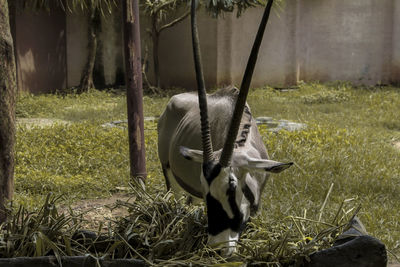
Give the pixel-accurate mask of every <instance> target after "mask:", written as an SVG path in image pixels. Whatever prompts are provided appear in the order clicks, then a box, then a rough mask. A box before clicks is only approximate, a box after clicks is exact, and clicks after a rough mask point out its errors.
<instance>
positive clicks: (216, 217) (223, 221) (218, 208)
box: [206, 194, 245, 235]
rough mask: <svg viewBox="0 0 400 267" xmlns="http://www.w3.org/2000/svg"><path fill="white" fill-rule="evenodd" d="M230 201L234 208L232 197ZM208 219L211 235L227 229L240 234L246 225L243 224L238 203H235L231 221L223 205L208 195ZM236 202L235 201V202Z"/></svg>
mask: <svg viewBox="0 0 400 267" xmlns="http://www.w3.org/2000/svg"><path fill="white" fill-rule="evenodd" d="M228 199H229V204H230V205H231V206H232V204H231V202H232V199H231V197H229V198H228ZM206 201H207V217H208V232H209V234H211V235H217V234H219V233H221V232H222V231H224V230H226V229H231V230H233V231H235V232H238V233H240V232H241V230H242V229H243V228H244V226H245V224H244V223H243V214H242V213H241V212H240V210H239V208H238V207H237V205H236V203H234V205H233V206H234V208H232V211H233V214H234V216H233V218H232V219H230V218H229V217H228V214H227V213H226V212H225V210H224V209H223V208H222V205H221V203H220V202H219V201H218V200H216V199H215V198H213V197H212V196H211V194H207V197H206ZM233 202H235V200H233Z"/></svg>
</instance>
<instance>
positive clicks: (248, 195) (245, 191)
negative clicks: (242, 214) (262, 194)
mask: <svg viewBox="0 0 400 267" xmlns="http://www.w3.org/2000/svg"><path fill="white" fill-rule="evenodd" d="M242 192H243V195H244V196H245V198H246V199H247V200H248V201H249V202H250V214H251V215H254V214H255V213H256V212H257V211H258V204H254V202H255V198H254V194H253V192H252V191H251V190H250V187H249V186H248V185H247V184H246V185H245V186H244V187H243V188H242Z"/></svg>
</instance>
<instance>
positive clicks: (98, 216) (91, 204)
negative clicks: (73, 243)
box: [60, 193, 135, 230]
mask: <svg viewBox="0 0 400 267" xmlns="http://www.w3.org/2000/svg"><path fill="white" fill-rule="evenodd" d="M117 201H123V202H129V203H132V202H134V201H135V198H134V197H133V196H132V195H128V194H126V193H116V194H114V195H112V196H110V197H108V198H99V199H86V200H81V201H78V202H76V203H74V204H72V205H70V207H71V209H72V210H73V212H74V213H75V214H76V215H79V214H82V218H83V219H84V223H83V226H84V227H85V229H92V230H98V228H99V225H100V223H103V230H106V227H107V224H108V222H112V221H115V220H116V219H117V218H119V217H123V216H126V215H128V211H127V208H125V207H121V206H118V207H116V203H117ZM67 210H68V207H61V209H60V211H61V212H65V211H67Z"/></svg>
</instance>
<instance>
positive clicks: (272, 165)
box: [247, 158, 293, 173]
mask: <svg viewBox="0 0 400 267" xmlns="http://www.w3.org/2000/svg"><path fill="white" fill-rule="evenodd" d="M292 165H293V162H288V163H283V162H278V161H274V160H269V159H255V158H247V168H249V169H253V170H259V171H262V170H264V171H267V172H273V173H280V172H281V171H284V170H286V169H287V168H289V167H290V166H292Z"/></svg>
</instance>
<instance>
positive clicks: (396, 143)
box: [393, 141, 400, 267]
mask: <svg viewBox="0 0 400 267" xmlns="http://www.w3.org/2000/svg"><path fill="white" fill-rule="evenodd" d="M393 145H394V147H395V148H397V149H398V150H400V141H397V142H394V143H393ZM399 267H400V266H399Z"/></svg>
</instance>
